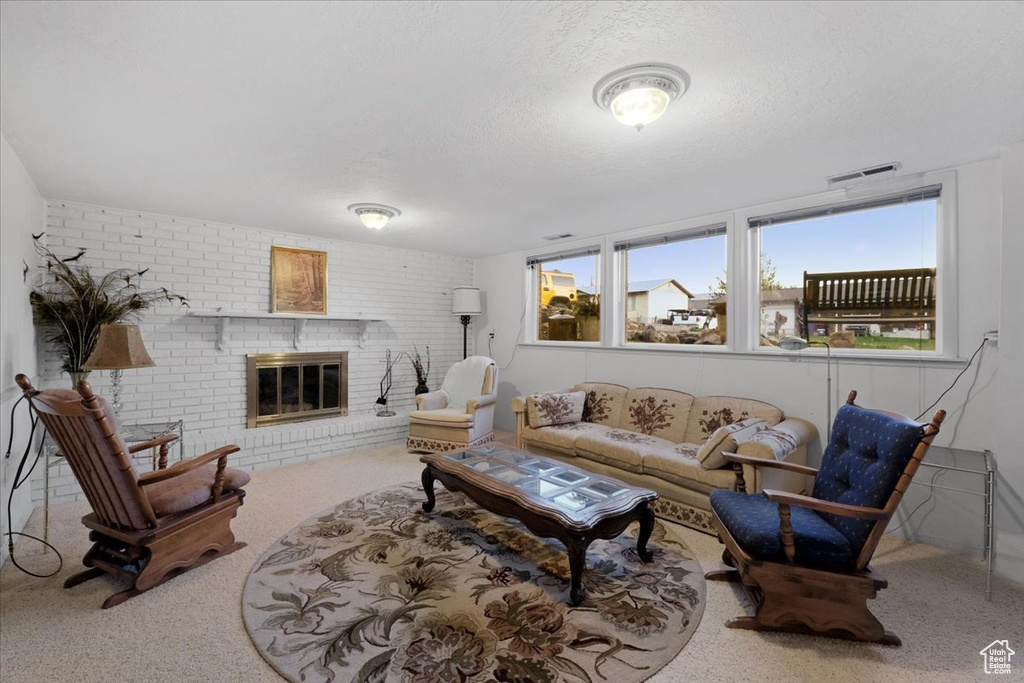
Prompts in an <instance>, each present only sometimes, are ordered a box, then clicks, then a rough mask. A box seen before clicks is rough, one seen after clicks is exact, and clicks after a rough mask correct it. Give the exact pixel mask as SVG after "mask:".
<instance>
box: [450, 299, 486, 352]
mask: <svg viewBox="0 0 1024 683" xmlns="http://www.w3.org/2000/svg"><path fill="white" fill-rule="evenodd" d="M452 314H453V315H458V316H461V317H460V318H459V321H460V322H461V323H462V357H463V358H465V357H466V355H467V352H468V346H467V343H466V339H467V336H468V333H469V323H470V321H471V320H472V319H473V316H474V315H480V289H479V288H477V287H456V288H455V289H454V290H452Z"/></svg>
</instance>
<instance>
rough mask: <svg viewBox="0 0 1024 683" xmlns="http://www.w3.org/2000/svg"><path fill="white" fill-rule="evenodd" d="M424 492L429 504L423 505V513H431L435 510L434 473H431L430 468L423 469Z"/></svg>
mask: <svg viewBox="0 0 1024 683" xmlns="http://www.w3.org/2000/svg"><path fill="white" fill-rule="evenodd" d="M421 481H422V482H423V492H424V493H426V494H427V502H426V503H424V504H423V511H424V512H430V511H431V510H433V509H434V502H435V500H434V473H433V472H431V471H430V467H429V466H428V467H425V468H423V477H422V478H421Z"/></svg>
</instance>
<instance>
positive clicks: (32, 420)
mask: <svg viewBox="0 0 1024 683" xmlns="http://www.w3.org/2000/svg"><path fill="white" fill-rule="evenodd" d="M23 400H25V397H24V396H22V397H21V398H19V399H18V400H17V401H15V403H14V406H13V407H12V408H11V433H10V438H9V439H8V441H7V452H6V453H5V454H4V458H5V459H6V458H10V457H11V448H12V447H13V445H14V414H15V413H14V411H15V410H16V409H17V407H18V404H19V403H21V402H22V401H23ZM28 410H29V424H31V425H32V428H31V430H30V431H29V435H28V443H27V444H26V445H25V452H24V453H23V454H22V456H21V462H19V463H18V469H17V470H16V471H15V474H14V482H13V484H12V485H11V492H10V494H9V495H8V496H7V524H8V526H11V525H12V524H13V517H12V516H11V508H12V506H13V504H14V492H15V491H17V490H18V489H19V488H21V486H22V485H23V484H24V483H25V482H27V481H28V480H29V478H30V477H31V476H32V472H34V471H35V469H36V465H37V464H39V460H40V458H41V457H42V455H43V448H44V446H45V444H46V435H45V434H44V435H43V438H42V439H40V441H39V448H38V449H37V450H36V457H35V460H33V461H32V466H31V467H29V469H28V472H26V473H25V475H24V476H22V472H23V471H24V470H25V464H26V463H27V462H28V459H29V456H31V454H32V438H33V437H34V436H35V433H36V427H37V426H38V424H39V418H38V417H37V416H35V415H33V414H32V406H31V404H29V406H28ZM4 535H6V536H7V551H8V553H9V554H10V558H11V564H13V565H14V566H15V567H17V568H18V569H20V570H21V571H23V572H24V573H26V574H28V575H29V576H34V577H35V578H37V579H46V578H49V577H51V576H54V575H56V574H57V573H58V572H60V570H61V569H62V568H63V567H64V558H63V557H61V554H60V551H58V550H57V549H56V548H55V547H53V545H52V544H50V543H49V542H47V541H44V540H43V539H41V538H39V537H38V536H33V535H32V534H26V533H24V532H21V531H14V530H13V529H8V530H7V531H5V532H4ZM15 536H23V537H25V538H30V539H32V540H33V541H39V542H40V543H42V544H43V545H44V546H46V547H47V548H49V549H50V550H52V551H53V552H54V553H56V555H57V568H56V569H54V570H53V571H52V572H50V573H49V574H38V573H36V572H34V571H32V570H30V569H26V568H25V567H22V566H21V565H20V564H19V563H18V560H17V559H16V558H15V556H14V537H15Z"/></svg>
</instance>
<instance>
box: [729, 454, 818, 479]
mask: <svg viewBox="0 0 1024 683" xmlns="http://www.w3.org/2000/svg"><path fill="white" fill-rule="evenodd" d="M722 457H724V458H725V459H726V460H727V461H728V462H731V463H735V464H736V465H750V466H751V467H771V468H774V469H777V470H786V471H787V472H796V473H797V474H804V475H807V476H808V477H815V476H817V475H818V470H816V469H815V468H813V467H808V466H807V465H798V464H796V463H795V462H787V461H785V460H767V459H765V458H755V457H753V456H750V455H740V454H739V453H722Z"/></svg>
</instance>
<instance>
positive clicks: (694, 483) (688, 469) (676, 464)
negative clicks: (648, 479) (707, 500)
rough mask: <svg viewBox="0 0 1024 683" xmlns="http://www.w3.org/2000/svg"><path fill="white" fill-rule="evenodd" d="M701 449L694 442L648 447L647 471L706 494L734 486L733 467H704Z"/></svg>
mask: <svg viewBox="0 0 1024 683" xmlns="http://www.w3.org/2000/svg"><path fill="white" fill-rule="evenodd" d="M699 448H700V446H698V445H697V444H693V443H677V444H671V445H670V446H668V447H664V448H652V449H650V450H647V451H645V452H644V454H643V468H644V474H649V475H651V476H652V477H657V478H658V479H664V480H665V481H669V482H672V483H673V484H677V485H679V486H685V487H687V488H691V489H697V490H699V491H702V492H705V493H706V492H708V491H712V490H714V489H720V488H725V489H731V488H732V487H733V486H734V485H735V484H736V473H735V472H733V470H732V468H731V467H730V468H725V469H720V470H707V469H704V468H703V467H701V466H700V463H699V462H698V461H697V450H698V449H699Z"/></svg>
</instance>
